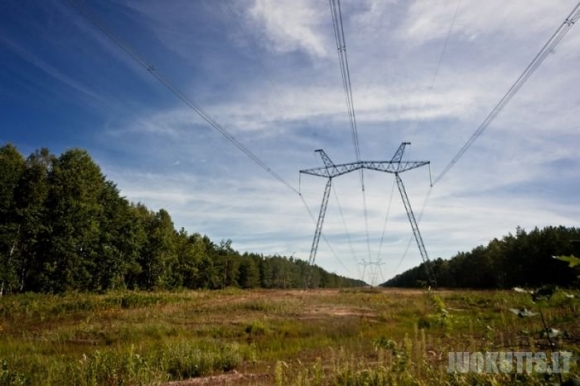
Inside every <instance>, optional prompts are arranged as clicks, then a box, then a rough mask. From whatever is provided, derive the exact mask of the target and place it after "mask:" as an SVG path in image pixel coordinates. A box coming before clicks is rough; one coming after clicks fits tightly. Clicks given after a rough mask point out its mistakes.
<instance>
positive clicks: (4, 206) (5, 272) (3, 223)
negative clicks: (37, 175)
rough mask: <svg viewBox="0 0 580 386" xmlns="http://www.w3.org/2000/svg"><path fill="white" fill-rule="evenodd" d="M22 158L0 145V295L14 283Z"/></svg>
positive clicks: (15, 281) (16, 275) (15, 285)
mask: <svg viewBox="0 0 580 386" xmlns="http://www.w3.org/2000/svg"><path fill="white" fill-rule="evenodd" d="M24 170H25V160H24V158H23V157H22V155H21V154H20V153H19V152H18V150H17V149H16V147H14V146H13V145H11V144H8V145H5V146H2V147H0V295H1V294H2V293H4V292H5V291H9V292H11V291H12V290H13V289H14V288H15V287H17V286H18V267H17V263H16V262H17V260H18V255H19V251H18V241H19V239H20V232H21V227H20V223H19V221H18V213H17V209H16V195H15V191H16V188H17V186H18V182H19V181H20V178H21V177H22V174H23V173H24Z"/></svg>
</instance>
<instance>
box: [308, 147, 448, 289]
mask: <svg viewBox="0 0 580 386" xmlns="http://www.w3.org/2000/svg"><path fill="white" fill-rule="evenodd" d="M410 144H411V143H410V142H403V143H401V145H400V146H399V148H398V149H397V151H396V152H395V155H394V156H393V158H392V159H391V160H390V161H357V162H350V163H344V164H338V165H337V164H334V163H333V162H332V161H331V160H330V158H329V157H328V155H327V154H326V153H325V152H324V150H322V149H318V150H316V152H317V153H318V154H320V157H321V158H322V162H323V163H324V166H323V167H319V168H312V169H305V170H300V173H304V174H309V175H312V176H316V177H324V178H327V179H328V181H327V183H326V187H325V189H324V194H323V196H322V204H321V205H320V212H319V214H318V221H317V223H316V229H315V231H314V239H313V240H312V248H311V249H310V256H309V258H308V264H309V265H310V266H313V265H314V261H315V260H316V253H317V251H318V242H319V241H320V235H321V234H322V226H323V224H324V218H325V216H326V208H327V207H328V197H329V196H330V190H331V188H332V179H333V178H334V177H338V176H341V175H343V174H347V173H350V172H353V171H355V170H360V169H369V170H375V171H379V172H383V173H391V174H394V175H395V179H396V181H397V187H398V188H399V193H400V194H401V198H402V200H403V204H404V205H405V210H406V212H407V217H408V218H409V222H410V223H411V228H412V229H413V235H414V236H415V241H416V242H417V246H418V247H419V252H420V254H421V259H422V260H423V263H424V265H425V269H426V271H427V277H428V280H429V282H430V284H431V286H434V287H436V286H437V281H436V279H435V276H434V274H433V271H432V269H431V266H430V265H431V261H430V260H429V255H428V254H427V250H426V248H425V243H424V242H423V238H422V237H421V233H420V232H419V226H418V225H417V221H416V219H415V215H414V213H413V210H412V208H411V202H410V201H409V197H408V196H407V192H406V190H405V186H404V185H403V180H402V179H401V176H400V174H401V173H403V172H406V171H409V170H412V169H416V168H418V167H421V166H425V165H429V161H402V158H403V153H404V152H405V147H406V146H407V145H410ZM368 264H375V263H372V262H368V263H367V265H368ZM310 285H311V275H309V276H308V277H307V280H306V287H309V286H310Z"/></svg>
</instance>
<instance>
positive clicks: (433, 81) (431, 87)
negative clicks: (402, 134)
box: [409, 0, 462, 143]
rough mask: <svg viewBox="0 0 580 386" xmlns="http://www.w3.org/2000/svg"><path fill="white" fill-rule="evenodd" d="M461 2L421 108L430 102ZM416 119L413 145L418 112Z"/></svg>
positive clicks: (458, 4) (415, 130) (412, 136)
mask: <svg viewBox="0 0 580 386" xmlns="http://www.w3.org/2000/svg"><path fill="white" fill-rule="evenodd" d="M461 1H462V0H459V1H458V2H457V6H456V7H455V13H454V14H453V19H452V20H451V24H450V25H449V29H448V30H447V36H446V37H445V43H443V48H442V49H441V53H440V54H439V59H438V60H437V66H436V67H435V72H434V73H433V78H432V79H431V84H430V85H429V88H428V93H427V97H426V98H425V101H424V103H423V108H425V106H427V104H428V103H429V102H430V101H431V97H432V96H433V87H434V86H435V81H436V80H437V76H438V75H439V70H440V69H441V63H443V57H444V56H445V52H446V51H447V45H448V44H449V40H450V38H451V32H452V31H453V26H455V21H456V20H457V15H458V14H459V8H460V7H461ZM416 116H417V119H416V120H415V125H414V128H413V134H411V140H410V141H409V142H411V143H413V139H414V137H415V134H416V132H417V126H418V122H419V120H421V118H420V117H419V112H417V115H416Z"/></svg>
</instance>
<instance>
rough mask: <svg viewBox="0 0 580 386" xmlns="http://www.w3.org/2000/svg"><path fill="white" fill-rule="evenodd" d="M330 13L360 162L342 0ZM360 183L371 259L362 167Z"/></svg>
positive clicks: (332, 4) (334, 1)
mask: <svg viewBox="0 0 580 386" xmlns="http://www.w3.org/2000/svg"><path fill="white" fill-rule="evenodd" d="M329 5H330V13H331V15H332V25H333V30H334V38H335V41H336V48H337V52H338V59H339V60H338V61H339V64H340V73H341V77H342V85H343V88H344V95H345V100H346V107H347V111H348V116H349V123H350V128H351V139H352V143H353V146H354V152H355V156H356V160H357V162H360V160H361V158H360V146H359V140H358V128H357V123H356V114H355V109H354V100H353V96H352V83H351V80H350V69H349V65H348V55H347V53H346V39H345V35H344V22H343V18H342V10H341V8H340V0H329ZM359 176H360V184H361V190H362V196H363V212H364V217H365V230H366V239H367V250H368V255H369V260H370V259H371V243H370V237H369V225H368V210H367V199H366V193H365V183H364V171H363V169H360V172H359Z"/></svg>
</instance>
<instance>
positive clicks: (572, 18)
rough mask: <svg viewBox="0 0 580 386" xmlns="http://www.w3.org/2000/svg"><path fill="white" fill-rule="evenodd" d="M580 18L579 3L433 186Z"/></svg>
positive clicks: (435, 182)
mask: <svg viewBox="0 0 580 386" xmlns="http://www.w3.org/2000/svg"><path fill="white" fill-rule="evenodd" d="M579 18H580V3H578V4H577V5H576V6H575V7H574V9H573V10H572V12H571V13H570V15H569V16H568V17H567V18H566V19H565V20H564V22H563V23H562V24H561V25H560V26H559V27H558V29H557V30H556V32H554V34H553V35H552V36H551V37H550V39H548V41H547V42H546V44H544V46H543V47H542V49H541V50H540V52H538V54H537V55H536V56H535V57H534V59H533V60H532V62H531V63H530V64H529V65H528V67H526V69H525V70H524V72H523V73H522V74H521V75H520V76H519V78H518V79H517V80H516V81H515V83H514V84H513V85H512V86H511V87H510V89H509V90H508V91H507V93H506V94H505V95H504V96H503V98H501V100H500V101H499V103H498V104H497V105H496V106H495V107H494V108H493V110H491V112H490V113H489V115H488V116H487V117H486V118H485V119H484V120H483V122H482V123H481V124H480V125H479V127H478V128H477V130H475V132H474V133H473V135H472V136H471V137H470V138H469V139H468V140H467V142H466V143H465V145H463V147H462V148H461V149H460V150H459V152H458V153H457V154H456V155H455V157H453V159H452V160H451V161H450V162H449V164H447V166H446V167H445V169H443V171H442V172H441V174H439V176H437V178H435V180H434V181H433V185H435V184H437V183H438V182H439V181H440V180H441V179H442V178H443V177H444V176H445V174H447V172H448V171H449V170H450V169H451V168H452V167H453V166H454V165H455V164H456V163H457V161H459V159H460V158H461V157H462V156H463V154H465V152H466V151H467V150H468V149H469V148H470V147H471V145H472V144H473V143H474V142H475V141H476V140H477V138H479V136H480V135H481V134H482V133H483V131H484V130H485V129H486V128H487V127H488V126H489V125H490V124H491V122H493V120H494V119H495V118H496V117H497V116H498V114H499V113H500V112H501V111H502V110H503V108H504V107H505V106H506V105H507V104H508V102H509V101H510V100H511V99H512V97H513V96H514V95H515V94H516V93H517V92H518V91H519V89H520V88H521V87H522V86H523V85H524V84H525V83H526V81H527V80H528V79H529V78H530V76H532V74H533V73H534V72H535V71H536V69H537V68H538V67H539V66H540V65H541V64H542V62H543V61H544V59H546V57H547V56H548V55H549V54H550V52H552V50H553V49H554V48H555V47H556V46H557V45H558V43H560V41H561V40H562V38H564V36H566V34H567V33H568V31H569V30H570V28H572V26H573V25H574V23H575V22H576V21H577V20H578V19H579Z"/></svg>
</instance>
